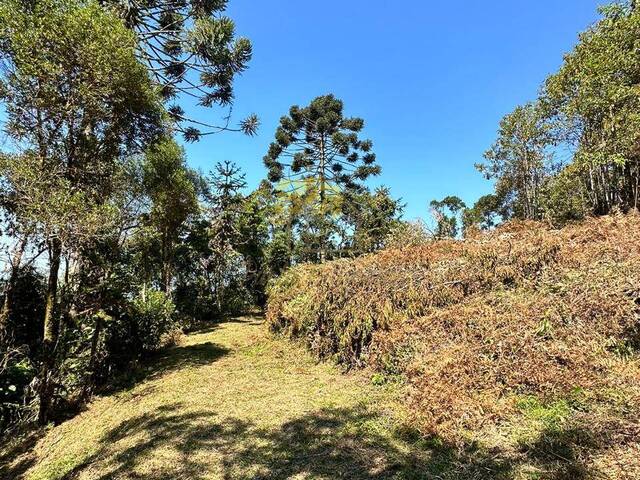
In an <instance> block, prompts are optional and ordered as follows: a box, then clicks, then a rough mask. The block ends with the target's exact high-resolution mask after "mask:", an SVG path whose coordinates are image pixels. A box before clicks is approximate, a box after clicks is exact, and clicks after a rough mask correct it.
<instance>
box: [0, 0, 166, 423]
mask: <svg viewBox="0 0 640 480" xmlns="http://www.w3.org/2000/svg"><path fill="white" fill-rule="evenodd" d="M0 37H1V38H2V42H0V58H1V62H2V71H1V75H2V76H1V89H0V92H1V95H2V101H3V104H4V107H5V111H6V122H5V124H4V130H5V132H6V134H7V135H8V137H10V138H11V139H12V140H13V141H14V143H15V151H16V152H17V153H15V152H14V154H12V155H10V156H9V161H8V162H6V163H5V168H4V171H3V177H4V187H5V190H6V192H5V194H6V195H7V196H11V197H12V198H14V199H16V201H15V202H14V203H13V204H12V208H13V209H14V211H13V214H14V215H15V217H16V219H17V221H18V222H19V223H20V224H21V225H22V226H23V227H22V228H23V230H24V231H27V230H28V231H30V232H33V238H34V241H36V242H37V243H38V244H40V245H43V246H44V248H45V249H46V251H47V253H48V262H47V264H48V275H47V276H48V282H47V292H46V306H45V314H44V322H43V323H44V327H43V328H44V334H43V337H44V340H43V348H42V351H43V360H42V370H41V374H40V379H39V383H40V387H39V396H40V412H39V418H40V421H41V422H45V421H46V420H47V418H48V413H49V410H50V405H51V399H52V396H53V390H54V382H53V381H52V378H51V374H52V369H53V367H54V364H55V354H56V352H55V348H56V344H57V340H58V337H59V334H60V327H61V325H60V313H61V312H60V309H61V308H62V305H60V302H59V300H60V298H59V293H58V285H59V277H60V269H61V263H62V259H63V257H65V258H66V260H67V261H66V262H65V265H69V263H70V262H69V260H73V259H74V258H76V256H77V255H76V254H77V252H79V251H80V250H81V246H82V244H83V243H84V242H91V241H92V240H93V239H95V238H96V237H99V236H101V235H109V234H110V225H111V219H113V218H115V217H117V212H115V211H114V208H113V206H112V205H111V204H110V201H109V199H110V195H111V193H112V192H113V191H114V189H115V187H116V186H115V185H114V184H113V182H114V179H115V178H117V176H114V175H113V173H114V172H115V171H116V170H117V169H118V168H119V164H120V162H121V159H122V158H124V157H125V156H127V155H130V154H133V153H135V152H138V151H140V150H141V149H142V148H143V147H144V146H145V144H146V143H148V142H149V141H151V140H152V139H154V138H156V137H157V136H158V135H159V132H160V131H161V130H162V128H163V127H162V117H163V113H162V112H163V111H162V104H161V101H160V100H159V98H158V96H157V94H156V89H155V87H154V86H153V84H152V82H151V81H150V79H149V76H148V71H147V69H146V68H144V67H143V66H142V65H141V64H140V63H139V62H138V60H137V58H136V57H135V55H134V54H133V52H134V47H135V46H136V39H135V37H134V35H133V34H132V32H130V31H129V30H127V29H126V28H125V27H124V25H123V24H122V22H121V20H120V19H119V18H117V17H115V16H114V15H112V14H110V13H109V12H106V11H105V10H104V9H103V8H101V7H100V6H99V5H98V4H96V3H93V2H90V1H82V0H38V1H34V2H22V1H19V0H2V1H1V2H0Z"/></svg>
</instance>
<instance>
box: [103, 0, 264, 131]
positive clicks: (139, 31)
mask: <svg viewBox="0 0 640 480" xmlns="http://www.w3.org/2000/svg"><path fill="white" fill-rule="evenodd" d="M100 1H101V3H102V5H103V6H104V7H105V8H106V9H107V10H109V11H115V12H117V14H118V15H119V16H120V17H121V18H122V19H123V21H124V23H125V25H126V26H127V27H128V28H129V29H131V30H132V31H133V32H134V33H135V36H136V39H137V43H136V55H137V57H138V59H139V60H140V61H141V62H142V63H143V64H145V65H146V66H147V68H148V70H149V72H150V74H151V75H152V77H153V78H154V79H155V81H156V83H157V84H158V85H159V86H160V87H161V91H162V95H163V97H164V99H165V100H166V102H167V106H168V112H169V114H170V115H171V117H172V118H173V120H174V121H175V127H176V129H177V130H178V131H180V132H182V133H183V135H184V137H185V139H186V140H187V141H195V140H198V139H199V138H200V137H201V136H202V135H210V134H213V133H216V132H220V131H224V130H236V131H242V132H244V133H246V134H249V135H253V134H254V133H255V132H256V129H257V127H258V118H257V117H256V116H255V115H250V116H249V117H247V118H246V119H244V120H242V121H241V122H240V124H239V125H238V126H237V127H234V126H231V123H230V122H231V106H232V104H233V100H234V91H233V82H234V79H235V78H236V76H237V75H238V74H240V73H242V72H243V71H244V70H245V69H246V68H247V65H248V63H249V61H250V60H251V56H252V46H251V42H250V41H249V40H248V39H247V38H244V37H237V36H236V34H235V25H234V22H233V20H232V19H231V18H229V17H228V16H226V15H225V10H226V7H227V3H228V1H227V0H189V1H185V0H100ZM180 97H182V99H183V100H187V101H190V102H196V103H197V105H199V106H201V107H214V106H219V107H223V108H226V109H227V110H228V112H227V113H226V114H224V115H223V119H222V123H221V124H212V123H210V122H205V121H203V119H202V118H193V117H191V116H188V115H186V114H185V112H184V109H183V108H182V107H181V106H180V104H179V100H180Z"/></svg>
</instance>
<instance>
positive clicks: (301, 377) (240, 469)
mask: <svg viewBox="0 0 640 480" xmlns="http://www.w3.org/2000/svg"><path fill="white" fill-rule="evenodd" d="M140 376H141V378H140V381H139V382H138V383H137V384H136V385H135V386H133V387H132V388H129V389H126V390H122V391H120V392H118V393H115V394H112V395H110V396H105V397H102V398H98V399H96V400H95V401H94V402H93V403H92V404H91V405H90V406H89V407H88V409H87V410H86V411H84V412H83V413H82V414H80V415H78V416H77V417H75V418H73V419H72V420H69V421H67V422H65V423H63V424H62V425H59V426H57V427H55V428H52V429H51V430H50V431H48V432H47V434H46V435H45V436H44V437H43V438H42V439H41V440H40V441H39V442H38V443H37V445H36V447H35V449H33V450H32V451H31V452H30V453H27V454H23V455H21V456H17V455H14V458H13V461H11V463H9V464H7V465H5V467H4V471H2V470H0V476H2V475H4V477H5V478H16V477H18V478H21V477H22V475H21V474H19V473H18V472H19V470H20V468H22V469H24V467H25V466H28V465H30V468H29V469H28V470H27V472H26V473H25V474H24V478H29V479H58V478H74V479H75V478H77V479H111V478H136V479H155V478H157V479H161V478H174V479H179V478H189V479H200V478H202V479H204V478H212V479H217V478H337V477H338V478H340V477H341V478H372V477H376V478H387V477H389V478H391V477H394V476H395V478H417V477H418V474H417V472H418V470H419V471H422V472H427V471H434V472H438V471H441V470H442V465H444V464H443V458H449V452H447V451H445V450H442V451H439V453H438V455H436V456H432V455H430V454H429V452H428V451H424V452H422V454H421V453H420V452H419V451H418V449H417V445H416V444H415V441H414V443H412V440H410V439H409V440H408V439H407V435H406V434H405V435H404V439H403V438H401V437H402V435H400V434H399V433H398V430H397V429H395V428H394V427H393V423H392V422H391V419H390V418H391V417H390V416H389V415H388V411H389V409H390V408H391V407H392V406H393V405H392V404H393V400H392V399H393V397H394V395H393V394H392V392H391V391H390V389H389V388H382V387H374V386H372V385H371V383H370V382H369V381H368V380H367V379H366V378H365V377H364V376H362V374H357V375H355V374H348V375H343V374H341V373H340V372H339V371H338V370H337V369H336V368H334V367H332V366H330V365H327V364H317V363H316V362H314V361H313V359H312V358H311V357H310V356H309V355H308V354H307V353H306V352H305V351H304V350H303V349H302V348H300V347H298V346H297V345H292V344H291V343H289V342H287V341H284V340H278V339H274V338H271V337H269V336H268V335H267V334H265V333H264V328H263V327H262V325H261V323H260V319H255V318H254V319H251V318H245V319H237V320H233V321H229V322H226V323H223V324H220V325H218V326H215V327H212V328H210V329H208V330H203V331H200V332H197V333H195V334H191V335H189V336H187V337H186V339H185V340H184V342H183V343H182V344H181V345H180V346H178V347H175V348H173V349H171V350H169V351H168V352H166V353H165V354H164V355H162V356H161V357H160V358H158V359H157V361H155V362H152V365H150V366H149V367H147V368H146V369H144V370H143V371H142V372H141V375H140ZM409 438H411V437H409ZM442 455H444V457H442Z"/></svg>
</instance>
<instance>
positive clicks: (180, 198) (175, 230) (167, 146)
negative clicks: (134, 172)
mask: <svg viewBox="0 0 640 480" xmlns="http://www.w3.org/2000/svg"><path fill="white" fill-rule="evenodd" d="M196 177H197V174H196V173H195V172H193V171H191V170H189V168H187V166H186V161H185V154H184V150H183V149H182V148H181V147H180V146H179V145H178V144H177V143H176V142H175V140H173V139H172V138H168V137H167V138H164V139H162V140H160V141H159V142H157V143H154V144H153V145H151V146H150V147H149V149H148V150H147V152H146V154H145V162H144V165H143V184H144V188H145V192H146V194H147V195H148V197H149V199H150V200H151V209H150V211H149V224H150V226H152V227H153V228H154V230H155V232H157V234H158V235H159V238H160V261H161V265H162V275H161V282H160V283H161V286H162V290H163V291H164V293H165V294H166V295H167V296H168V297H171V286H172V280H173V263H174V256H175V246H176V243H177V242H178V239H179V237H180V234H181V233H182V231H183V230H184V227H185V225H186V222H187V220H188V219H189V217H190V216H191V215H194V214H195V213H197V211H198V208H199V206H198V197H197V185H196V183H197V178H196Z"/></svg>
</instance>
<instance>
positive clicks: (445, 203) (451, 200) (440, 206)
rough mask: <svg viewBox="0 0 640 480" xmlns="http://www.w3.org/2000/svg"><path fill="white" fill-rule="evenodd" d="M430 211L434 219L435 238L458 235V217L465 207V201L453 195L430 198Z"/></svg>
mask: <svg viewBox="0 0 640 480" xmlns="http://www.w3.org/2000/svg"><path fill="white" fill-rule="evenodd" d="M430 205H431V211H432V214H433V216H434V218H435V220H436V231H435V232H434V235H435V237H436V238H455V237H456V236H457V235H458V230H459V223H460V219H459V218H458V217H459V216H460V215H461V214H462V212H464V210H465V209H466V208H467V206H466V205H465V203H464V202H463V201H462V200H461V199H460V197H457V196H455V195H450V196H448V197H444V198H443V199H442V200H432V201H431V203H430Z"/></svg>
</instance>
